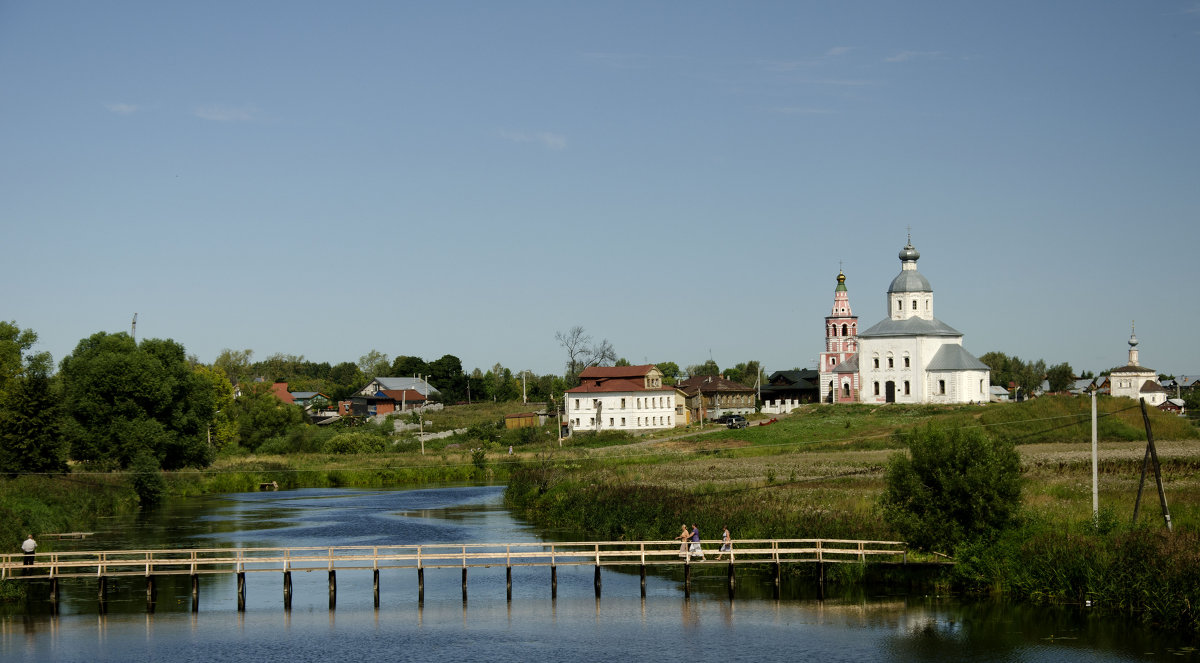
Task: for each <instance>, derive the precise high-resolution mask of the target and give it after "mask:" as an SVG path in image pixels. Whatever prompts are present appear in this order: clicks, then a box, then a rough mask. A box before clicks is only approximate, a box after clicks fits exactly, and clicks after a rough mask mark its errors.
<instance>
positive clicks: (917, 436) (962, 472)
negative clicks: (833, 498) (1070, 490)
mask: <svg viewBox="0 0 1200 663" xmlns="http://www.w3.org/2000/svg"><path fill="white" fill-rule="evenodd" d="M895 438H896V440H897V441H899V442H901V443H903V444H904V445H906V446H907V447H908V453H904V452H901V453H897V454H895V455H893V456H892V458H891V459H890V461H889V463H888V469H887V478H886V486H885V489H884V493H883V496H882V498H881V502H882V506H883V515H884V519H885V520H886V521H887V522H888V523H889V524H890V525H891V526H892V527H894V528H895V529H896V531H897V532H898V533H899V534H900V536H902V537H904V539H905V540H906V541H907V542H908V543H909V544H910V545H912V546H914V547H916V548H918V549H921V550H938V551H953V550H954V549H955V548H956V547H957V546H958V545H959V544H961V543H965V542H968V541H974V540H979V539H990V538H991V537H993V536H995V535H996V534H997V533H999V532H1000V531H1001V530H1003V529H1005V528H1006V527H1008V526H1010V525H1012V524H1013V522H1014V520H1015V518H1016V514H1017V509H1018V507H1019V506H1020V503H1021V459H1020V456H1019V455H1018V454H1017V451H1016V448H1015V447H1013V445H1012V444H1011V443H1008V442H1003V441H998V440H995V439H993V438H991V437H989V436H987V435H986V434H985V433H984V432H983V431H982V430H981V429H979V428H950V429H946V428H940V427H934V426H932V425H929V426H926V427H924V428H917V429H913V430H909V431H900V432H897V433H896V434H895Z"/></svg>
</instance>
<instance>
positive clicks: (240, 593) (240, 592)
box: [237, 571, 246, 612]
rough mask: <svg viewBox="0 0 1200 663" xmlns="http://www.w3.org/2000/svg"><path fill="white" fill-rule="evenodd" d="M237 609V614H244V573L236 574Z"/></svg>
mask: <svg viewBox="0 0 1200 663" xmlns="http://www.w3.org/2000/svg"><path fill="white" fill-rule="evenodd" d="M237 603H238V606H237V609H238V612H246V572H245V571H238V572H237Z"/></svg>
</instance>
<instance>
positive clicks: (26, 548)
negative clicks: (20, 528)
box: [21, 534, 37, 566]
mask: <svg viewBox="0 0 1200 663" xmlns="http://www.w3.org/2000/svg"><path fill="white" fill-rule="evenodd" d="M21 550H22V551H23V552H24V553H25V566H33V551H35V550H37V541H34V540H33V535H32V534H29V535H27V538H26V539H25V543H22V544H21Z"/></svg>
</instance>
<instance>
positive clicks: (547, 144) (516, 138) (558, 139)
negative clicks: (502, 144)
mask: <svg viewBox="0 0 1200 663" xmlns="http://www.w3.org/2000/svg"><path fill="white" fill-rule="evenodd" d="M500 137H501V138H503V139H505V140H508V141H511V142H514V143H535V144H538V145H541V146H542V147H544V148H546V149H548V150H564V149H566V147H567V137H566V136H563V135H561V134H556V133H550V132H548V131H534V132H526V131H501V132H500Z"/></svg>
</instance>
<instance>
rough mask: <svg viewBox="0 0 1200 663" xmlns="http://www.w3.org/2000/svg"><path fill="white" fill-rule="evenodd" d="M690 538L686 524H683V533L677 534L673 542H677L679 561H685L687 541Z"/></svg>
mask: <svg viewBox="0 0 1200 663" xmlns="http://www.w3.org/2000/svg"><path fill="white" fill-rule="evenodd" d="M690 538H692V535H691V533H690V532H688V528H687V523H684V524H683V531H681V532H679V535H678V536H676V537H675V540H676V541H678V542H679V557H680V558H681V559H687V556H688V539H690Z"/></svg>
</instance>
